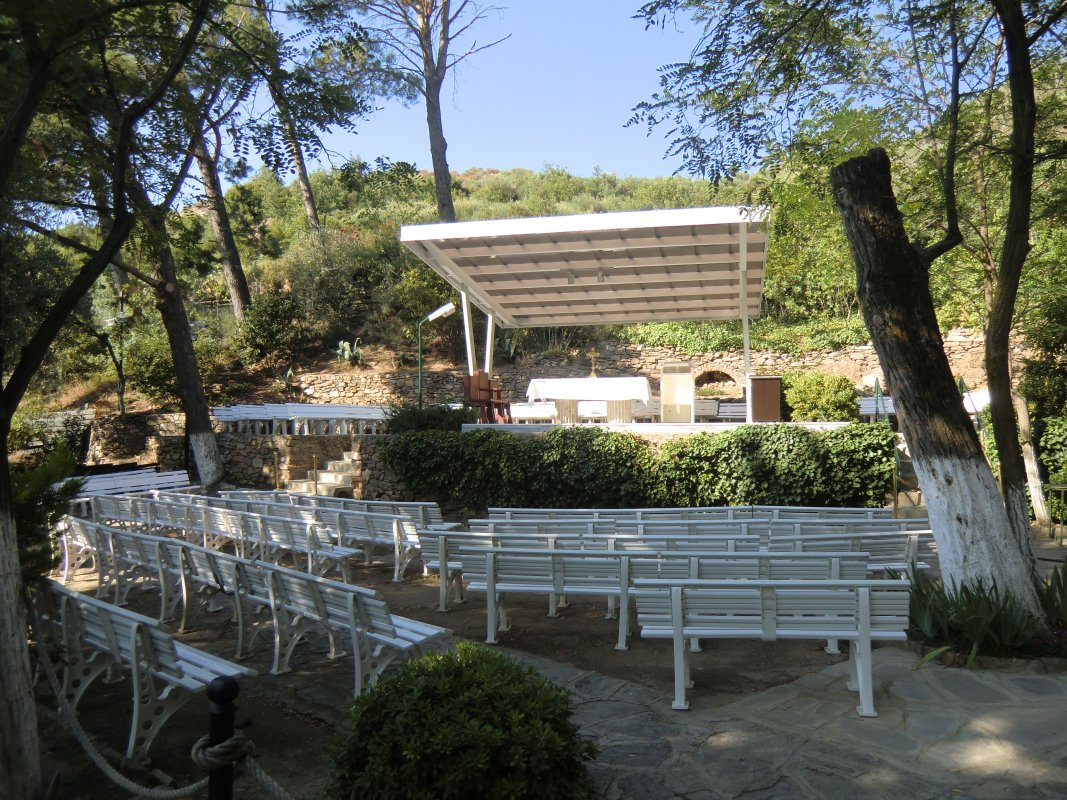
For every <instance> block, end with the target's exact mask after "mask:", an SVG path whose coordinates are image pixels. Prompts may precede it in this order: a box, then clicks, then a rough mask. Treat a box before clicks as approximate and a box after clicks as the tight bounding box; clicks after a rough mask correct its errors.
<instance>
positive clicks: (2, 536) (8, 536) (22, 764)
mask: <svg viewBox="0 0 1067 800" xmlns="http://www.w3.org/2000/svg"><path fill="white" fill-rule="evenodd" d="M9 429H10V419H9V418H7V417H2V418H0V437H2V438H0V444H2V443H3V442H6V441H7V433H8V430H9ZM13 509H14V498H12V496H11V474H10V469H9V466H8V460H7V447H6V446H2V447H0V609H4V613H2V614H0V697H3V698H4V701H3V703H0V734H2V735H0V745H2V746H0V797H11V798H16V797H17V798H36V797H39V796H40V792H41V762H40V758H39V757H38V744H37V713H36V706H35V705H34V698H33V682H32V680H31V671H30V653H29V650H28V649H27V647H26V616H25V606H24V604H23V602H22V580H21V577H20V574H19V559H18V540H17V538H16V530H15V517H14V513H13Z"/></svg>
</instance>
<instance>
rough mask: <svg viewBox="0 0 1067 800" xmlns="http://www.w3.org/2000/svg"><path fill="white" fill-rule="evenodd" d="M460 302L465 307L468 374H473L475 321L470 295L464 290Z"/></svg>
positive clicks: (461, 292)
mask: <svg viewBox="0 0 1067 800" xmlns="http://www.w3.org/2000/svg"><path fill="white" fill-rule="evenodd" d="M459 303H460V306H461V307H462V308H463V342H464V344H466V345H467V374H468V375H473V374H474V369H475V363H474V362H475V355H474V321H473V320H472V319H471V299H470V296H469V295H468V294H467V293H466V292H465V291H463V290H460V293H459Z"/></svg>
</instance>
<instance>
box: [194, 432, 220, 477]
mask: <svg viewBox="0 0 1067 800" xmlns="http://www.w3.org/2000/svg"><path fill="white" fill-rule="evenodd" d="M189 449H190V450H192V451H193V460H194V461H195V462H196V468H197V471H198V472H199V474H200V485H201V486H207V487H213V486H215V485H216V484H217V483H219V481H221V480H222V478H223V470H222V457H221V456H220V455H219V443H218V440H217V439H216V438H215V434H214V433H212V432H211V431H207V432H200V433H190V434H189Z"/></svg>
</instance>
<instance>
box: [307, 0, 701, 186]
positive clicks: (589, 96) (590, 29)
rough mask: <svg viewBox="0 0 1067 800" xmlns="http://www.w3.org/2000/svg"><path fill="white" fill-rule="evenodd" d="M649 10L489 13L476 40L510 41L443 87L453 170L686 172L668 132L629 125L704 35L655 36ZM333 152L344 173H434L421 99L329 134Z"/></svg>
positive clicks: (564, 6)
mask: <svg viewBox="0 0 1067 800" xmlns="http://www.w3.org/2000/svg"><path fill="white" fill-rule="evenodd" d="M487 2H488V0H487ZM506 2H507V0H503V2H502V4H501V5H503V3H506ZM483 5H484V4H483ZM639 5H640V0H511V3H510V5H508V6H506V7H504V8H503V9H502V11H500V12H499V14H498V13H496V12H492V11H490V12H488V13H487V15H486V18H485V19H484V20H482V21H481V22H480V23H478V25H477V26H475V27H474V28H472V29H471V31H470V32H469V34H468V37H471V36H472V37H473V38H474V39H476V40H477V41H478V42H479V43H486V42H490V41H493V40H494V39H498V38H500V37H502V36H505V35H507V34H509V33H510V34H511V38H510V39H508V40H507V41H505V42H501V43H500V44H498V45H496V46H495V47H492V48H490V49H488V50H484V51H482V52H480V53H476V54H474V55H472V56H471V57H470V58H469V59H467V60H466V61H464V62H463V63H461V64H460V65H459V68H458V71H457V74H456V76H455V79H454V80H453V79H448V80H447V81H446V83H445V86H444V88H443V90H442V97H441V100H442V105H443V107H444V128H445V138H446V139H447V140H448V161H449V166H450V167H451V169H452V170H453V171H454V172H462V171H463V170H465V169H467V168H469V167H485V168H496V169H511V168H513V167H526V168H528V169H531V170H540V169H542V168H543V167H544V166H545V165H553V166H558V167H563V168H565V169H566V170H568V171H569V172H571V173H572V174H575V175H582V176H585V175H590V174H592V172H593V170H594V168H596V167H599V168H600V169H601V170H602V171H604V172H613V173H616V174H617V175H619V176H627V175H634V176H645V177H652V176H658V175H670V174H672V173H673V172H674V171H675V170H676V169H677V168H678V164H677V162H676V161H669V160H664V158H663V154H664V151H665V150H666V146H667V140H666V139H665V138H664V137H665V136H666V133H667V131H666V129H663V130H658V129H657V130H655V131H654V132H653V133H652V135H651V136H648V135H646V132H645V128H644V127H643V126H640V125H637V126H633V127H630V128H626V127H624V126H625V124H626V121H627V119H629V117H630V116H631V110H632V109H633V107H634V106H635V105H636V104H637V103H639V102H640V101H641V100H644V99H647V98H648V97H649V96H650V95H651V94H652V93H653V92H654V91H655V90H656V88H657V86H658V72H657V69H658V68H659V67H660V66H662V65H663V64H666V63H671V62H675V61H682V60H685V59H687V58H688V55H689V52H690V50H691V49H692V47H693V44H694V43H695V42H696V40H697V36H698V31H697V30H696V29H695V28H691V29H689V30H684V31H679V30H676V29H674V28H668V29H666V30H663V29H659V28H655V29H649V30H647V31H646V30H645V27H644V23H643V22H641V21H640V20H636V19H632V16H633V14H634V13H635V12H636V10H637V8H638V7H639ZM325 143H326V145H327V148H328V149H329V150H331V151H333V153H334V155H333V156H332V159H333V161H334V163H340V162H343V161H344V160H345V159H347V158H348V157H350V156H359V157H360V158H362V159H364V160H365V161H369V162H373V160H374V159H375V158H376V157H378V156H387V157H389V158H391V159H393V160H394V161H409V162H412V163H414V164H415V165H416V166H418V167H419V168H420V169H430V148H429V144H428V139H427V134H426V120H425V115H424V111H423V107H422V104H421V100H420V102H419V103H417V104H415V105H413V106H411V107H410V108H404V107H403V106H402V105H400V104H399V103H396V102H392V101H388V102H384V103H383V108H382V110H380V111H378V112H377V113H375V114H374V115H372V116H371V117H370V118H369V119H367V120H365V121H363V122H361V123H360V124H359V129H358V133H357V134H355V135H350V134H347V133H345V134H340V135H337V134H334V135H330V136H328V137H326V139H325Z"/></svg>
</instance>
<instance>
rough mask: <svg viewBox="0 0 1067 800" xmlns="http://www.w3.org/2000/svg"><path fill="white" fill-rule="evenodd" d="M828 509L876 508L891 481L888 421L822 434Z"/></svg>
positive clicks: (891, 442) (891, 443) (892, 437)
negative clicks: (824, 451)
mask: <svg viewBox="0 0 1067 800" xmlns="http://www.w3.org/2000/svg"><path fill="white" fill-rule="evenodd" d="M822 443H823V446H824V447H825V448H826V461H825V462H824V463H823V468H824V469H825V470H826V482H825V484H824V485H825V486H826V497H825V498H824V502H825V503H826V505H828V506H862V507H868V508H878V507H879V506H882V505H884V504H885V495H886V492H888V491H890V488H891V483H892V480H893V462H894V458H895V457H894V452H893V451H894V449H895V447H896V435H895V434H894V433H893V430H892V428H890V427H889V423H888V422H874V423H855V424H852V425H848V426H846V427H844V428H837V429H835V430H832V431H826V432H825V433H824V434H822Z"/></svg>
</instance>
